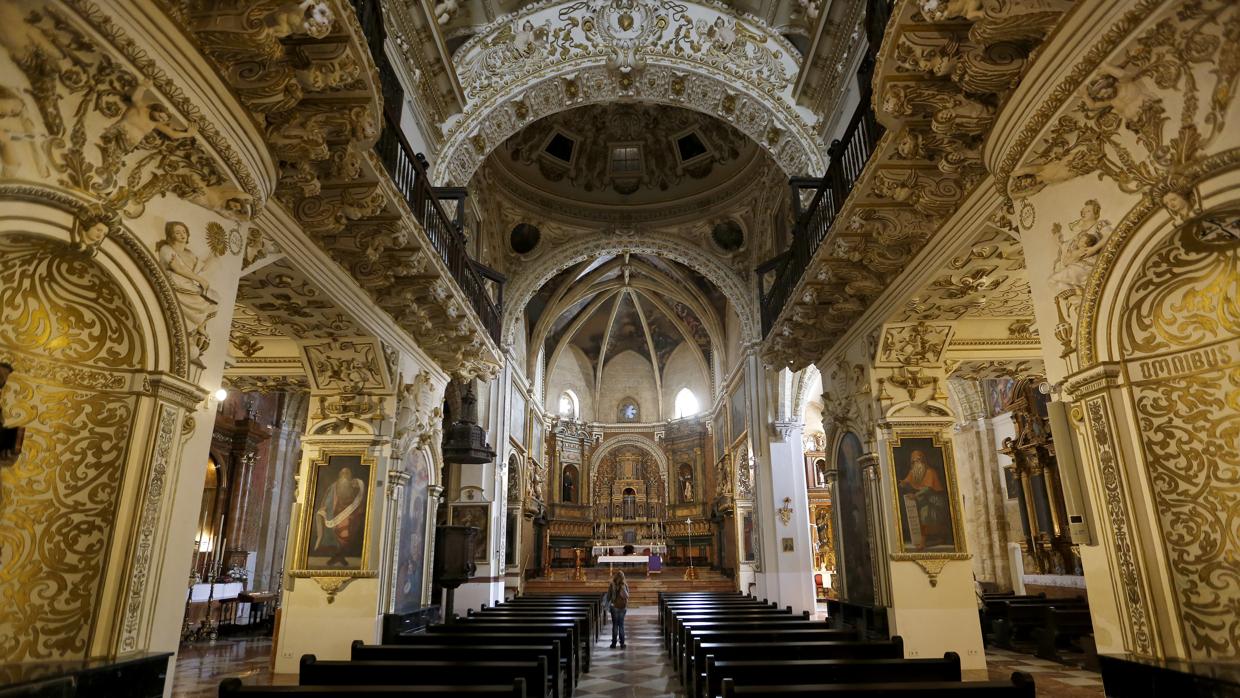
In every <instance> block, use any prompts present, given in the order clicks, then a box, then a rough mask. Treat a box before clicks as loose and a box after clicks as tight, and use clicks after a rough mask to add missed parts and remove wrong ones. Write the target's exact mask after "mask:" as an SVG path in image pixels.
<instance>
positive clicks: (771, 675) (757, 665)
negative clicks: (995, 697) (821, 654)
mask: <svg viewBox="0 0 1240 698" xmlns="http://www.w3.org/2000/svg"><path fill="white" fill-rule="evenodd" d="M725 678H726V679H731V680H732V681H733V682H734V683H737V684H740V685H743V686H767V685H780V686H786V685H788V684H797V683H811V684H812V683H874V682H875V681H882V682H883V683H905V682H909V681H959V680H960V655H958V654H956V653H955V652H948V653H946V654H944V655H943V657H942V659H903V658H899V659H852V658H850V659H789V660H770V659H761V660H750V659H741V660H722V661H719V660H715V658H714V657H708V658H707V659H706V680H705V681H704V682H702V684H703V688H704V690H701V691H699V692H698V694H697V695H698V696H699V698H716V697H717V696H718V695H719V694H720V693H722V691H723V679H725Z"/></svg>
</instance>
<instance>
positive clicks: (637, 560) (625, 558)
mask: <svg viewBox="0 0 1240 698" xmlns="http://www.w3.org/2000/svg"><path fill="white" fill-rule="evenodd" d="M649 559H650V556H649V555H599V556H598V561H599V564H604V563H606V564H612V565H624V564H633V565H644V564H646V562H647V561H648V560H649Z"/></svg>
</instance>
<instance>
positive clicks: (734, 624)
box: [671, 614, 856, 668]
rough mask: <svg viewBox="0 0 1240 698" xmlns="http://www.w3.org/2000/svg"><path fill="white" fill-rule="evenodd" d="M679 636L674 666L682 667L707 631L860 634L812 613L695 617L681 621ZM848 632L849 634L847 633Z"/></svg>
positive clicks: (673, 653)
mask: <svg viewBox="0 0 1240 698" xmlns="http://www.w3.org/2000/svg"><path fill="white" fill-rule="evenodd" d="M677 625H678V627H677V629H676V631H675V635H673V636H672V647H671V656H672V667H673V668H675V667H678V666H680V663H679V662H680V659H679V658H680V657H683V656H684V655H685V654H686V652H687V650H688V649H689V648H690V647H692V646H693V633H694V632H695V631H707V630H770V629H779V628H790V629H796V630H819V629H821V630H832V631H833V632H837V633H840V634H841V637H840V638H839V639H842V640H851V639H853V638H854V637H855V635H856V633H854V632H853V631H851V630H839V631H835V630H834V629H833V628H831V627H830V626H828V625H827V624H826V623H823V622H822V621H811V620H810V618H809V615H808V614H806V615H803V616H768V617H766V618H762V617H739V616H738V617H727V616H691V617H689V618H685V619H684V622H683V623H678V624H677ZM844 633H847V637H844V636H843V634H844Z"/></svg>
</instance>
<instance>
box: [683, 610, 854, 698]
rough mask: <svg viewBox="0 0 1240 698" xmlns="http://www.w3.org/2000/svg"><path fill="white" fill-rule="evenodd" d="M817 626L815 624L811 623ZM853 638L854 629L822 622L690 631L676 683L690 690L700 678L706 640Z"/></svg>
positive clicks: (761, 640) (827, 640)
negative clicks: (807, 624) (795, 625)
mask: <svg viewBox="0 0 1240 698" xmlns="http://www.w3.org/2000/svg"><path fill="white" fill-rule="evenodd" d="M815 625H818V624H815ZM856 638H857V635H856V631H853V630H836V629H834V628H828V627H826V625H825V624H823V625H821V626H819V627H815V628H800V627H798V628H796V629H793V628H792V627H791V626H785V627H776V628H762V629H758V628H749V629H744V630H724V629H712V630H694V631H693V632H692V633H691V634H690V636H689V639H688V641H687V642H686V644H685V651H684V652H683V653H682V654H680V665H679V672H680V682H681V683H682V684H683V685H684V686H685V688H686V689H690V690H692V688H693V684H694V682H696V681H698V680H699V679H700V678H701V677H700V674H701V673H702V669H703V667H704V666H705V663H706V655H705V654H704V653H703V652H702V649H701V648H702V644H704V643H707V642H748V643H763V642H766V643H773V644H780V643H784V642H849V641H855V640H856Z"/></svg>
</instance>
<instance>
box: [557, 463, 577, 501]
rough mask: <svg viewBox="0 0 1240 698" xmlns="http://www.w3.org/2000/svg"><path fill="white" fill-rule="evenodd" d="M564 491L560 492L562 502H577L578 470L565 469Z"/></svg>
mask: <svg viewBox="0 0 1240 698" xmlns="http://www.w3.org/2000/svg"><path fill="white" fill-rule="evenodd" d="M563 480H564V481H563V486H562V491H561V492H560V496H561V500H562V501H564V502H566V503H569V504H573V503H576V501H577V475H576V468H573V467H571V466H570V467H568V468H565V469H564V478H563Z"/></svg>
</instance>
